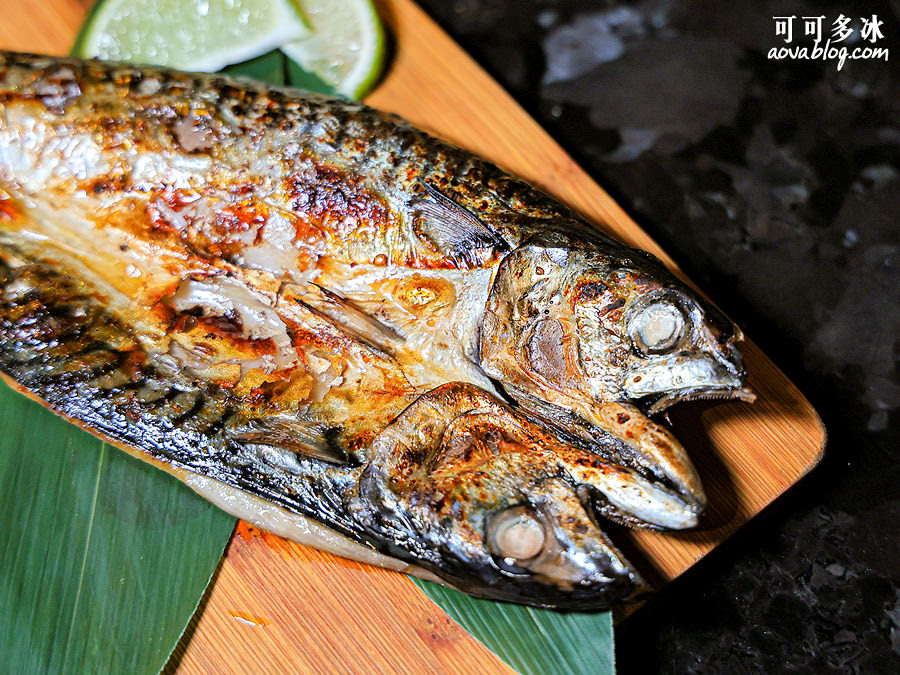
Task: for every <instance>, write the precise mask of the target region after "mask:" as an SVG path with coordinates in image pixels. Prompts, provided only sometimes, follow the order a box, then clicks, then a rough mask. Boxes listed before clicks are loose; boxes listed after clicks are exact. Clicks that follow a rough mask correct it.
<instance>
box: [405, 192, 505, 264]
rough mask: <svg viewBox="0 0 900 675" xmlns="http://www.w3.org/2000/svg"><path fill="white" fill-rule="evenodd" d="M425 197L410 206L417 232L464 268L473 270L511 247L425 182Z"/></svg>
mask: <svg viewBox="0 0 900 675" xmlns="http://www.w3.org/2000/svg"><path fill="white" fill-rule="evenodd" d="M419 184H420V185H421V186H422V187H423V188H424V194H422V195H421V196H420V197H418V198H416V199H415V200H413V202H412V203H411V204H410V206H411V208H412V211H413V213H414V214H415V216H416V223H415V226H416V232H417V234H419V236H420V237H424V238H426V239H427V240H428V241H430V242H431V243H432V244H434V245H435V246H436V247H437V249H438V250H439V251H440V252H441V253H443V254H444V255H447V256H449V257H450V258H452V259H453V261H454V262H455V263H456V264H457V265H458V266H461V267H474V266H477V265H479V264H481V263H482V262H484V260H486V259H488V258H490V257H491V256H492V255H493V254H495V253H505V252H507V251H509V245H508V244H507V243H506V241H504V240H503V237H501V236H500V234H499V233H498V232H496V231H495V230H494V229H493V228H491V227H490V226H489V225H487V224H486V223H484V222H482V221H481V220H480V219H479V218H478V217H476V216H475V215H474V214H472V213H471V212H470V211H469V210H468V209H466V208H464V207H462V206H460V205H459V204H457V203H456V202H454V201H453V200H452V199H450V198H449V197H447V196H445V195H444V194H443V193H441V192H440V191H439V190H438V189H437V188H434V187H432V186H431V185H429V184H428V183H426V182H425V181H419Z"/></svg>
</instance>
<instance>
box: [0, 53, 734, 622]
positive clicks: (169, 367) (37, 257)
mask: <svg viewBox="0 0 900 675" xmlns="http://www.w3.org/2000/svg"><path fill="white" fill-rule="evenodd" d="M740 339H741V334H740V331H739V330H738V329H737V328H736V327H735V326H734V325H733V324H732V323H731V322H730V321H728V320H727V319H726V318H725V317H723V316H722V315H721V314H720V313H719V312H718V311H716V310H715V308H713V307H712V306H711V305H710V304H708V303H707V302H705V301H704V300H703V299H702V298H699V297H698V296H697V295H696V294H694V293H693V292H692V291H691V290H689V289H688V288H687V287H685V286H684V284H682V283H681V282H679V281H678V280H677V279H676V278H674V277H673V276H672V275H671V274H670V273H669V272H668V271H667V270H666V269H665V268H664V266H663V265H662V264H661V263H660V262H659V261H658V260H657V259H655V258H653V257H652V256H650V255H649V254H646V253H643V252H640V251H636V250H633V249H629V248H627V247H625V246H624V245H622V244H620V243H618V242H616V241H614V240H612V239H610V238H609V237H607V236H605V235H604V234H602V233H601V232H600V231H598V230H597V229H595V228H594V227H592V226H591V225H589V224H588V223H586V222H585V221H583V220H582V219H581V218H579V217H578V216H577V215H576V214H574V213H573V212H572V211H570V210H569V209H567V208H566V207H564V206H562V205H560V204H559V203H557V202H555V201H554V200H552V199H551V198H549V197H547V196H546V195H544V194H542V193H540V192H539V191H537V190H535V189H534V188H532V187H530V186H529V185H527V184H525V183H523V182H521V181H519V180H517V179H515V178H513V177H511V176H509V175H507V174H505V173H504V172H503V171H502V170H500V169H498V168H497V167H495V166H493V165H491V164H490V163H487V162H485V161H483V160H481V159H479V158H477V157H475V156H473V155H471V154H470V153H467V152H465V151H462V150H460V149H458V148H455V147H452V146H450V145H448V144H446V143H444V142H442V141H440V140H438V139H435V138H433V137H431V136H428V135H427V134H425V133H423V132H421V131H418V130H416V129H414V128H412V127H411V126H409V125H408V124H406V123H404V122H403V121H402V120H400V119H398V118H396V117H394V116H390V115H386V114H383V113H380V112H378V111H375V110H373V109H371V108H368V107H366V106H364V105H361V104H358V103H353V102H348V101H344V100H335V99H330V98H327V97H323V96H319V95H314V94H309V93H305V92H300V91H296V90H287V89H278V88H268V87H264V86H261V85H258V84H254V83H251V82H246V81H238V80H233V79H228V78H224V77H218V76H210V75H193V74H183V73H177V72H173V71H169V70H164V69H152V68H138V67H134V66H130V65H121V64H105V63H101V62H96V61H90V62H86V61H78V60H74V59H57V58H49V57H42V56H31V55H23V54H15V53H3V52H0V371H2V372H3V373H4V376H5V378H6V379H7V381H8V382H10V383H12V384H13V386H15V387H17V388H18V389H19V390H21V391H23V392H25V393H27V394H29V395H31V396H32V397H34V398H36V399H37V400H39V401H41V402H42V403H43V404H44V405H46V406H48V407H49V408H50V409H52V410H54V411H55V412H57V413H58V414H60V415H63V416H65V417H67V418H68V419H70V420H72V421H74V422H75V423H77V424H80V425H82V426H83V427H84V428H86V429H87V430H89V431H91V432H92V433H94V434H97V435H99V436H101V437H103V438H105V439H107V440H109V441H110V442H112V443H114V444H116V445H117V446H119V447H121V448H123V449H125V450H126V451H129V452H131V453H132V454H135V455H137V456H140V457H142V458H144V459H147V460H148V461H153V462H155V463H157V465H159V466H162V467H163V468H166V469H167V470H169V471H171V472H172V473H175V474H176V475H177V476H178V477H180V478H181V479H182V480H184V481H185V482H187V483H188V484H189V485H191V487H193V488H194V489H196V490H198V491H199V492H201V493H202V494H204V495H205V496H207V497H208V498H210V499H211V500H213V501H215V502H216V503H218V504H219V505H221V506H222V508H224V509H225V510H227V511H229V512H231V513H234V514H235V515H238V516H241V517H244V518H247V519H248V520H251V521H253V522H255V523H257V524H259V525H261V526H263V527H266V528H269V529H270V530H273V531H276V532H278V533H280V534H284V535H285V536H289V537H291V538H294V539H298V540H300V541H304V542H307V543H312V544H314V545H316V546H319V547H320V548H325V549H327V550H331V551H334V552H338V553H340V554H342V555H346V556H349V557H354V558H357V559H360V560H364V561H367V562H372V563H374V564H379V565H383V566H386V567H390V568H392V569H398V570H402V571H406V572H410V573H413V574H418V575H420V576H423V577H425V578H432V579H435V580H438V581H440V582H442V583H445V584H448V585H452V586H454V587H456V588H459V589H461V590H463V591H465V592H468V593H471V594H474V595H479V596H482V597H488V598H494V599H499V600H506V601H512V602H520V603H525V604H530V605H535V606H546V607H558V608H563V609H598V608H604V607H607V606H609V605H610V604H611V603H614V602H621V601H627V600H629V599H631V598H633V597H635V596H636V595H638V594H639V593H641V592H642V590H644V583H643V581H642V580H641V577H640V575H639V574H638V572H637V571H636V569H635V568H634V567H633V566H632V565H631V564H630V563H629V562H628V561H627V560H626V559H625V557H624V556H623V555H622V554H621V553H620V552H619V551H618V550H617V549H616V547H615V546H614V545H613V543H612V542H611V541H610V540H609V539H608V537H607V536H606V535H605V534H604V532H603V529H602V525H603V522H604V521H605V520H611V521H616V522H621V523H625V524H627V525H631V526H638V527H652V528H658V529H681V528H686V527H691V526H693V525H695V524H696V523H697V522H698V519H699V517H700V514H701V512H702V510H703V508H704V504H705V497H704V494H703V490H702V486H701V484H700V481H699V479H698V477H697V474H696V471H695V470H694V468H693V467H692V465H691V462H690V460H689V458H688V457H687V454H686V453H685V451H684V449H683V448H682V446H681V445H680V444H679V442H678V441H677V439H676V438H675V437H674V435H673V434H672V433H671V431H670V430H669V429H667V428H666V427H665V426H663V425H662V424H660V423H657V422H656V421H654V420H652V419H651V418H650V417H649V416H648V414H652V412H654V411H658V410H661V409H663V408H665V407H666V406H668V405H671V404H672V403H675V402H677V401H679V400H686V399H693V398H701V397H710V396H714V397H722V398H734V397H738V398H745V399H750V398H752V394H751V393H750V392H749V390H747V389H746V388H745V387H744V385H743V382H744V370H743V367H742V365H741V358H740V353H739V351H738V349H737V346H736V343H737V342H739V341H740Z"/></svg>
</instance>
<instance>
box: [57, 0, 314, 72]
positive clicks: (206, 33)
mask: <svg viewBox="0 0 900 675" xmlns="http://www.w3.org/2000/svg"><path fill="white" fill-rule="evenodd" d="M309 33H310V30H309V26H308V25H307V23H306V22H305V21H304V19H303V17H302V16H301V14H300V13H299V11H298V5H296V4H295V3H294V2H292V0H140V1H136V0H99V2H98V3H97V4H96V5H94V8H93V9H92V10H91V13H90V15H89V16H88V18H87V19H86V20H85V22H84V25H83V26H82V28H81V32H80V33H79V34H78V38H77V39H76V41H75V46H74V47H73V48H72V54H73V55H75V56H80V57H85V58H91V57H95V56H96V57H99V58H101V59H109V60H111V61H130V62H134V63H152V64H156V65H161V66H171V67H173V68H180V69H182V70H199V71H216V70H220V69H221V68H224V67H225V66H226V65H229V64H232V63H238V62H240V61H246V60H247V59H251V58H253V57H256V56H259V55H260V54H264V53H266V52H268V51H271V50H272V49H275V48H277V47H279V46H280V45H282V44H284V43H285V42H289V41H292V40H297V39H301V38H303V37H305V36H307V35H309Z"/></svg>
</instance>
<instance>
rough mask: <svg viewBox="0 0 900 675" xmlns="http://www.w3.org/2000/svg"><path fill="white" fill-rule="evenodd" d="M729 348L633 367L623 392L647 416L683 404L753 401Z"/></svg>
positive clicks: (737, 359)
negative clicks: (733, 400)
mask: <svg viewBox="0 0 900 675" xmlns="http://www.w3.org/2000/svg"><path fill="white" fill-rule="evenodd" d="M729 347H731V349H730V350H729V351H728V353H727V354H724V353H723V354H715V355H709V354H701V355H696V354H695V355H686V354H677V355H675V356H670V357H667V358H662V359H657V360H655V361H653V362H651V363H648V364H647V365H645V366H642V367H640V368H636V369H634V370H632V371H631V372H630V373H628V375H627V376H626V377H625V380H624V382H623V387H624V390H625V393H626V394H627V395H628V397H629V398H630V399H631V400H633V401H638V402H639V403H640V405H641V407H642V408H644V410H645V411H646V412H647V413H648V414H651V415H652V414H656V413H659V412H662V411H663V410H665V409H666V408H668V407H670V406H672V405H674V404H676V403H681V402H684V401H698V400H732V399H738V400H741V401H746V402H753V401H754V400H756V394H754V393H753V391H752V390H751V389H750V388H749V387H747V386H745V384H744V380H745V379H746V371H745V370H744V367H743V363H742V360H741V356H740V353H739V352H738V351H737V349H736V348H734V347H732V346H731V345H729Z"/></svg>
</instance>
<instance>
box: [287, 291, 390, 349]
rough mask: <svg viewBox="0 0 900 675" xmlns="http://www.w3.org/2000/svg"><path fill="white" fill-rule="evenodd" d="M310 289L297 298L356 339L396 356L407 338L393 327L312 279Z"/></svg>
mask: <svg viewBox="0 0 900 675" xmlns="http://www.w3.org/2000/svg"><path fill="white" fill-rule="evenodd" d="M307 291H308V292H306V293H305V294H304V295H303V296H302V297H300V298H295V301H296V302H297V303H299V304H300V305H302V306H303V307H305V308H306V309H308V310H309V311H311V312H312V313H313V314H315V315H316V316H319V317H322V318H323V319H325V320H327V321H329V322H330V323H333V324H336V325H337V326H338V327H339V328H341V329H343V330H344V331H345V332H347V333H349V334H350V335H351V336H352V337H353V338H354V339H356V340H358V341H359V342H361V343H362V344H364V345H366V346H368V347H370V348H372V349H374V350H375V351H377V352H378V353H379V354H381V355H388V356H391V355H393V354H394V353H395V352H396V351H397V349H399V348H400V347H401V346H402V345H403V343H404V342H405V341H406V340H405V338H404V337H403V336H402V335H400V334H399V333H398V332H397V331H395V330H394V329H393V328H391V327H390V326H388V325H386V324H384V323H383V322H381V321H379V320H378V319H377V318H376V317H374V316H372V315H371V314H369V313H367V312H365V311H364V310H362V309H360V308H359V307H357V306H356V305H355V304H354V303H353V301H352V300H349V299H347V298H345V297H344V296H342V295H340V294H338V293H335V292H334V291H332V290H329V289H327V288H325V287H324V286H320V285H319V284H317V283H314V282H310V283H309V286H308V288H307Z"/></svg>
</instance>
